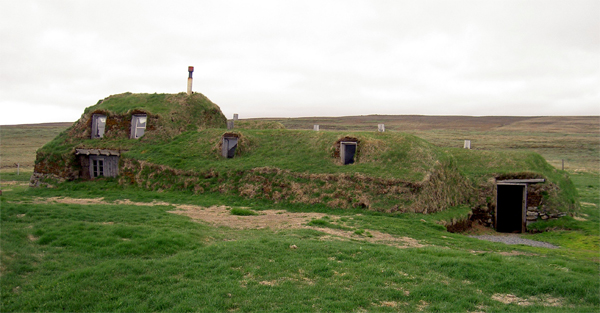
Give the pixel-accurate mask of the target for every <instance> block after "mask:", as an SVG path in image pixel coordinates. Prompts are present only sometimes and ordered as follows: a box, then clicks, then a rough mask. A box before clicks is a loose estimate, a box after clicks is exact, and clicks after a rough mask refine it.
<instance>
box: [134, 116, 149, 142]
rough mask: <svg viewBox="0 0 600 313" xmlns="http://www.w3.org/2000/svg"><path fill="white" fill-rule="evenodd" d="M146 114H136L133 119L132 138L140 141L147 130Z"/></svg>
mask: <svg viewBox="0 0 600 313" xmlns="http://www.w3.org/2000/svg"><path fill="white" fill-rule="evenodd" d="M146 120H147V117H146V114H136V115H133V116H132V117H131V138H132V139H138V138H140V137H142V136H143V135H144V131H145V130H146Z"/></svg>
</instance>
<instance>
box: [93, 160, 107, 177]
mask: <svg viewBox="0 0 600 313" xmlns="http://www.w3.org/2000/svg"><path fill="white" fill-rule="evenodd" d="M91 161H92V177H100V176H104V160H103V159H92V160H91Z"/></svg>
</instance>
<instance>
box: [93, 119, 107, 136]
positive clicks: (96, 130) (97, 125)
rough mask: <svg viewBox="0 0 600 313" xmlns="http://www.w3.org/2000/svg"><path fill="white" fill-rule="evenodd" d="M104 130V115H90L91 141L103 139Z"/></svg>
mask: <svg viewBox="0 0 600 313" xmlns="http://www.w3.org/2000/svg"><path fill="white" fill-rule="evenodd" d="M105 129H106V115H102V114H94V115H92V139H94V138H102V137H104V130H105Z"/></svg>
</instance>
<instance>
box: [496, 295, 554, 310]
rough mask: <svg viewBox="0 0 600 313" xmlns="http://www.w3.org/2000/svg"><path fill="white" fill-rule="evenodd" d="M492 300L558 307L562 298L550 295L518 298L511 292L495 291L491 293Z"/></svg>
mask: <svg viewBox="0 0 600 313" xmlns="http://www.w3.org/2000/svg"><path fill="white" fill-rule="evenodd" d="M492 300H496V301H499V302H502V303H504V304H516V305H521V306H529V305H534V304H535V305H543V306H551V307H558V306H562V302H563V299H562V298H555V297H552V296H550V295H541V296H532V297H529V298H519V297H517V296H515V295H512V294H502V293H496V294H493V295H492Z"/></svg>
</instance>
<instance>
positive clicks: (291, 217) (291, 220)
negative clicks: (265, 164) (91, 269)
mask: <svg viewBox="0 0 600 313" xmlns="http://www.w3.org/2000/svg"><path fill="white" fill-rule="evenodd" d="M175 207H176V208H177V210H176V211H169V213H174V214H180V215H185V216H188V217H190V218H192V219H193V220H202V221H204V222H207V223H209V224H212V225H214V226H226V227H231V228H237V229H261V228H269V229H290V228H294V229H300V228H304V229H314V230H317V231H320V232H323V233H326V234H329V235H332V236H334V237H341V238H346V239H353V240H359V241H366V242H370V243H376V244H385V245H388V246H393V247H397V248H421V247H424V246H425V245H422V244H420V243H419V242H418V241H417V240H416V239H413V238H409V237H395V236H392V235H390V234H386V233H382V232H379V231H375V230H368V232H369V234H370V236H362V235H358V234H355V233H354V232H353V231H347V230H341V229H332V228H322V227H311V226H307V225H306V224H307V223H308V222H310V221H311V220H313V219H320V218H323V217H325V216H328V215H327V214H324V213H290V212H287V211H284V210H267V211H261V212H260V215H250V216H237V215H232V214H231V213H230V212H229V208H228V207H226V206H212V207H209V208H205V207H201V206H196V205H176V206H175ZM330 218H332V219H334V220H336V219H337V218H336V217H331V216H330ZM328 238H330V237H328Z"/></svg>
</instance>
